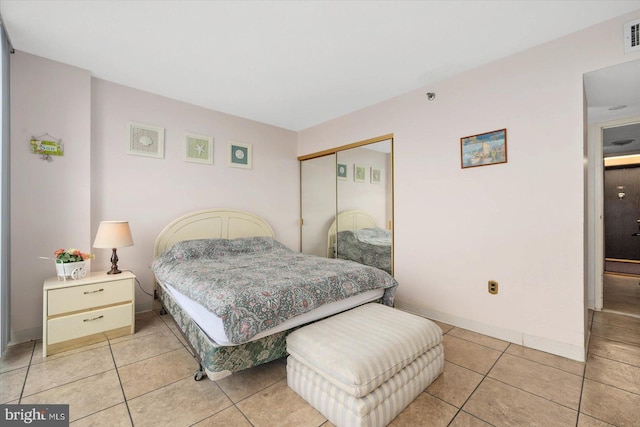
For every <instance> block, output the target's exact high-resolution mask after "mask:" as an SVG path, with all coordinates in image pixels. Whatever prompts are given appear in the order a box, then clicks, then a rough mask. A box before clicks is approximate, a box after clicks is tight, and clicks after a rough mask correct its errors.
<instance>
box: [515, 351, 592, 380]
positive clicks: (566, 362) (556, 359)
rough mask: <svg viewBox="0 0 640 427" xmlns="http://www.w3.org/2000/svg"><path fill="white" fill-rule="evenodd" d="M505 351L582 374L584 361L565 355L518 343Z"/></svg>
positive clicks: (575, 373)
mask: <svg viewBox="0 0 640 427" xmlns="http://www.w3.org/2000/svg"><path fill="white" fill-rule="evenodd" d="M506 353H507V354H512V355H514V356H518V357H522V358H523V359H528V360H531V361H533V362H538V363H542V364H543V365H548V366H552V367H554V368H558V369H560V370H563V371H565V372H569V373H571V374H574V375H582V374H583V373H584V365H585V364H584V362H578V361H577V360H571V359H567V358H566V357H561V356H556V355H555V354H550V353H545V352H544V351H539V350H534V349H532V348H527V347H523V346H521V345H518V344H510V345H509V348H507V351H506Z"/></svg>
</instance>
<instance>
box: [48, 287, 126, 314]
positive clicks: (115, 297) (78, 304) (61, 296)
mask: <svg viewBox="0 0 640 427" xmlns="http://www.w3.org/2000/svg"><path fill="white" fill-rule="evenodd" d="M131 296H132V280H131V279H124V280H116V281H111V282H103V283H93V284H87V285H82V286H70V287H66V288H61V289H54V290H50V291H49V300H48V306H47V316H55V315H57V314H63V313H70V312H74V311H80V310H86V309H90V308H92V307H102V306H105V305H110V304H117V303H119V302H125V301H131Z"/></svg>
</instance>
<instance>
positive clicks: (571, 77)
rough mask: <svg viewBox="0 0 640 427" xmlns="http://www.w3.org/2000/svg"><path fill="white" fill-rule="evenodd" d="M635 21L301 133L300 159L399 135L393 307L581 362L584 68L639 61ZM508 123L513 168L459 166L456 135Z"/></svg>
mask: <svg viewBox="0 0 640 427" xmlns="http://www.w3.org/2000/svg"><path fill="white" fill-rule="evenodd" d="M639 16H640V11H638V12H636V13H632V14H628V15H626V16H623V17H620V18H618V19H615V20H612V21H608V22H605V23H603V24H600V25H598V26H595V27H592V28H589V29H587V30H584V31H582V32H580V33H576V34H574V35H570V36H568V37H564V38H562V39H558V40H556V41H554V42H551V43H548V44H546V45H543V46H540V47H537V48H534V49H531V50H528V51H526V52H523V53H521V54H518V55H514V56H510V57H508V58H505V59H503V60H501V61H497V62H495V63H492V64H489V65H487V66H484V67H481V68H477V69H475V70H472V71H469V72H467V73H464V74H461V75H459V76H456V77H454V78H451V79H448V80H445V81H442V82H439V83H437V84H434V85H432V86H429V87H428V88H427V87H425V88H423V89H420V90H416V91H413V92H410V93H407V94H405V95H402V96H399V97H396V98H393V99H390V100H388V101H385V102H383V103H380V104H377V105H374V106H372V107H369V108H366V109H364V110H361V111H358V112H355V113H353V114H349V115H347V116H344V117H341V118H338V119H336V120H333V121H330V122H327V123H324V124H321V125H319V126H316V127H313V128H310V129H307V130H305V131H303V132H300V133H299V135H298V155H304V154H308V153H313V152H317V151H321V150H324V149H327V148H330V146H337V145H342V144H348V143H350V142H354V141H359V140H364V139H367V138H372V137H375V136H378V135H383V134H387V133H393V134H394V136H395V138H394V149H395V157H394V162H395V164H394V168H395V169H394V170H395V181H394V183H395V210H394V212H395V258H394V259H395V276H396V278H397V279H398V281H399V282H400V287H399V288H398V294H397V303H398V306H399V307H401V308H406V309H409V310H412V311H415V312H418V313H423V314H426V315H429V316H432V317H434V318H436V319H439V320H442V321H445V322H450V323H453V324H456V325H459V326H462V327H466V328H469V329H472V330H476V331H478V332H482V333H485V334H489V335H493V336H496V337H498V338H502V339H506V340H509V341H512V342H517V343H520V344H524V345H526V346H530V347H534V348H539V349H542V350H545V351H549V352H553V353H556V354H561V355H564V356H568V357H572V358H575V359H582V358H584V338H585V328H584V324H585V321H584V313H585V310H584V294H585V280H586V278H585V269H584V254H585V245H586V239H585V234H584V233H585V228H584V227H585V225H584V222H585V208H584V200H585V183H584V177H583V171H584V155H583V153H584V150H583V147H584V134H583V121H584V117H583V114H584V113H583V90H582V75H583V73H585V72H589V71H592V70H594V69H598V68H602V67H605V66H610V65H613V64H616V63H620V62H624V61H630V60H634V59H639V58H640V54H638V53H634V54H630V55H626V56H625V55H623V48H622V25H623V23H625V22H628V21H630V20H632V19H634V18H638V17H639ZM427 91H429V92H435V93H436V94H437V96H436V99H435V101H432V102H430V101H428V100H427V99H426V96H425V93H426V92H427ZM502 128H507V131H508V160H509V161H508V163H507V164H503V165H495V166H487V167H480V168H472V169H466V170H462V169H461V168H460V137H463V136H468V135H473V134H477V133H482V132H488V131H492V130H496V129H502ZM326 141H331V144H327V142H326ZM488 280H497V281H498V282H499V284H500V293H499V294H498V295H497V296H492V295H490V294H489V293H488V292H487V281H488Z"/></svg>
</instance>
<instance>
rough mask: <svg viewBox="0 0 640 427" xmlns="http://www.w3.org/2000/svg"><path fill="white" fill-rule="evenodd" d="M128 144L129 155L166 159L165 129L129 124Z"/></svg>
mask: <svg viewBox="0 0 640 427" xmlns="http://www.w3.org/2000/svg"><path fill="white" fill-rule="evenodd" d="M128 143H129V145H128V146H127V153H129V154H134V155H136V156H146V157H155V158H158V159H162V158H164V128H160V127H156V126H149V125H143V124H140V123H129V135H128Z"/></svg>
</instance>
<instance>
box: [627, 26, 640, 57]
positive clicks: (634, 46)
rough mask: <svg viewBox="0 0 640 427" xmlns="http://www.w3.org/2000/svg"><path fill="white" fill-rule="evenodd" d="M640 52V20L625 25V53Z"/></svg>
mask: <svg viewBox="0 0 640 427" xmlns="http://www.w3.org/2000/svg"><path fill="white" fill-rule="evenodd" d="M636 50H640V19H638V20H636V21H632V22H627V23H626V24H624V53H630V52H635V51H636Z"/></svg>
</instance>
